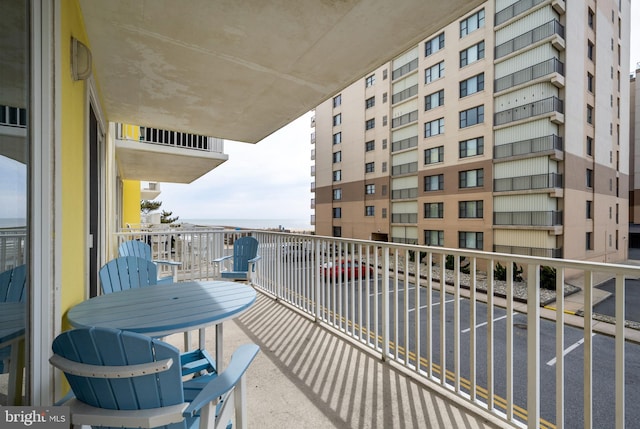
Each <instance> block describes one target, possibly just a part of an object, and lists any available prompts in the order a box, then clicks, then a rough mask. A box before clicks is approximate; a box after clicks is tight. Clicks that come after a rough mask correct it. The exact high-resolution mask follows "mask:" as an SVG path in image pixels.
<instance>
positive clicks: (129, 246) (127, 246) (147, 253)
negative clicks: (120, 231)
mask: <svg viewBox="0 0 640 429" xmlns="http://www.w3.org/2000/svg"><path fill="white" fill-rule="evenodd" d="M118 256H137V257H138V258H144V259H148V260H149V261H150V260H151V246H149V245H148V244H147V243H145V242H144V241H140V240H129V241H124V242H123V243H121V244H120V246H119V247H118Z"/></svg>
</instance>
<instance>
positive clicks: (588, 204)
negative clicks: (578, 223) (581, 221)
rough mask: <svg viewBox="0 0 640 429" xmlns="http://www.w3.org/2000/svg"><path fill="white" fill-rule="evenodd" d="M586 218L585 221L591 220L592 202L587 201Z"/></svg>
mask: <svg viewBox="0 0 640 429" xmlns="http://www.w3.org/2000/svg"><path fill="white" fill-rule="evenodd" d="M586 216H587V219H593V201H590V200H587V208H586Z"/></svg>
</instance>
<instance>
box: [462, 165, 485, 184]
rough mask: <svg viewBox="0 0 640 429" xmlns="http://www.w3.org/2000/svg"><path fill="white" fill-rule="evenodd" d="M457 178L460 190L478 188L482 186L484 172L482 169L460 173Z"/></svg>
mask: <svg viewBox="0 0 640 429" xmlns="http://www.w3.org/2000/svg"><path fill="white" fill-rule="evenodd" d="M458 178H459V179H460V181H459V182H460V188H478V187H481V186H484V170H483V169H482V168H479V169H477V170H467V171H461V172H460V173H459V174H458Z"/></svg>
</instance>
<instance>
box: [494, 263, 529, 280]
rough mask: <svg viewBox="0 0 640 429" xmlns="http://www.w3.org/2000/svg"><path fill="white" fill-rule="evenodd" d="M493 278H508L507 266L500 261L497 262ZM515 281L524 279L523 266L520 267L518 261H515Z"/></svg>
mask: <svg viewBox="0 0 640 429" xmlns="http://www.w3.org/2000/svg"><path fill="white" fill-rule="evenodd" d="M493 278H494V279H496V280H503V281H504V280H507V268H506V267H503V266H502V264H500V262H498V263H496V267H495V268H494V270H493ZM513 281H514V282H521V281H522V266H520V267H518V266H517V265H516V263H515V262H514V263H513Z"/></svg>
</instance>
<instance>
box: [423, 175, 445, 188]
mask: <svg viewBox="0 0 640 429" xmlns="http://www.w3.org/2000/svg"><path fill="white" fill-rule="evenodd" d="M443 189H444V174H436V175H434V176H426V177H425V178H424V190H425V191H442V190H443Z"/></svg>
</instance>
